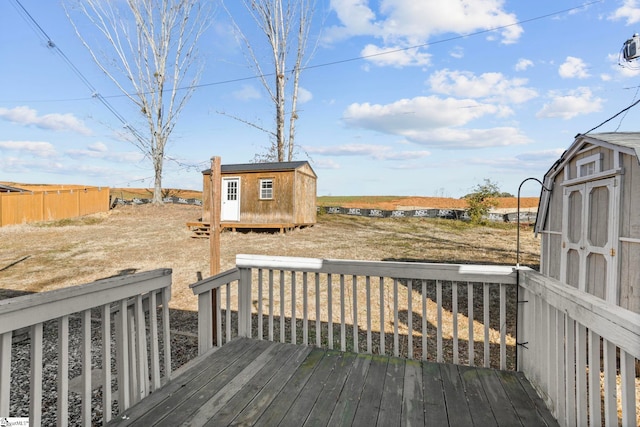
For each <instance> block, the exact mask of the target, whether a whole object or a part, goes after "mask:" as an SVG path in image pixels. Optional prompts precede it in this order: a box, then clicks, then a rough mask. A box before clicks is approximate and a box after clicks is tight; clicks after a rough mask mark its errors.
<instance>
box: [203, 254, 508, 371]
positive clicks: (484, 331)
mask: <svg viewBox="0 0 640 427" xmlns="http://www.w3.org/2000/svg"><path fill="white" fill-rule="evenodd" d="M515 284H516V274H515V271H514V268H513V267H504V266H488V265H449V264H424V263H412V262H371V261H343V260H322V259H309V258H291V257H268V256H257V255H238V256H237V258H236V268H235V269H233V270H230V271H227V272H225V273H222V274H219V275H217V276H214V277H210V278H207V279H204V280H202V281H199V282H198V283H195V284H193V285H191V287H192V289H193V292H194V293H195V294H196V295H198V297H199V299H198V301H199V302H198V312H199V321H198V326H199V327H198V330H199V334H198V335H199V352H200V353H203V352H205V351H207V350H208V349H209V348H211V347H212V346H214V345H216V346H219V345H222V344H223V343H224V342H227V341H229V340H230V339H232V338H233V337H235V336H245V337H251V336H254V337H256V338H258V339H267V340H271V341H273V340H279V341H281V342H285V341H287V342H291V343H294V344H297V343H302V344H305V345H306V344H315V345H317V346H324V347H328V348H330V349H333V348H339V349H340V350H342V351H344V350H349V351H355V352H368V353H377V354H391V355H394V356H403V357H408V358H420V359H423V360H432V361H437V362H449V363H460V364H469V365H483V366H487V367H489V366H491V367H495V368H502V369H505V368H506V367H507V366H508V364H510V365H511V366H512V367H515V357H514V353H515V336H514V335H515V320H516V319H515V315H513V316H512V317H511V318H510V319H509V318H508V316H507V314H508V312H509V311H511V312H513V313H515V308H514V306H515V303H516V302H515ZM425 296H427V297H428V298H425ZM214 301H215V302H216V305H213V302H214ZM469 301H471V304H469ZM508 306H509V307H510V309H511V310H508ZM227 308H228V309H227ZM223 313H224V314H223ZM235 316H237V318H236V317H235ZM213 337H216V340H215V342H214V339H213ZM508 353H509V354H508Z"/></svg>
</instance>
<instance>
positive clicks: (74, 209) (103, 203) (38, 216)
mask: <svg viewBox="0 0 640 427" xmlns="http://www.w3.org/2000/svg"><path fill="white" fill-rule="evenodd" d="M108 210H109V188H108V187H77V188H70V189H60V190H56V189H53V190H47V191H25V192H22V193H0V227H3V226H5V225H12V224H25V223H31V222H38V221H55V220H59V219H65V218H75V217H79V216H83V215H89V214H93V213H98V212H107V211H108Z"/></svg>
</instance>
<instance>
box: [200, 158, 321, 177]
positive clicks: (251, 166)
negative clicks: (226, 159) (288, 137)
mask: <svg viewBox="0 0 640 427" xmlns="http://www.w3.org/2000/svg"><path fill="white" fill-rule="evenodd" d="M305 165H307V166H309V168H311V165H310V164H309V162H308V161H306V160H302V161H296V162H274V163H238V164H229V165H221V166H220V169H221V171H222V172H224V173H230V172H269V171H290V170H295V169H298V168H300V167H302V166H305ZM311 170H313V168H311ZM202 173H203V174H210V173H211V169H210V168H209V169H206V170H203V171H202Z"/></svg>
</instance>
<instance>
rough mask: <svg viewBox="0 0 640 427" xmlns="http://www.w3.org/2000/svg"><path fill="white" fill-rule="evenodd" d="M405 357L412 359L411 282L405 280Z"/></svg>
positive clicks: (410, 280)
mask: <svg viewBox="0 0 640 427" xmlns="http://www.w3.org/2000/svg"><path fill="white" fill-rule="evenodd" d="M407 325H408V329H407V357H408V358H409V359H413V280H412V279H407Z"/></svg>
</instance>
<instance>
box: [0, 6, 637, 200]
mask: <svg viewBox="0 0 640 427" xmlns="http://www.w3.org/2000/svg"><path fill="white" fill-rule="evenodd" d="M20 3H21V4H22V5H23V6H24V8H25V9H26V10H27V11H28V12H29V13H30V14H31V16H32V17H33V19H34V20H35V21H36V22H37V25H39V26H40V28H42V30H44V32H45V33H46V34H47V35H48V36H49V38H50V39H51V40H52V41H53V42H54V43H55V44H56V46H57V47H58V48H59V49H60V50H61V51H62V52H63V53H64V54H65V55H66V57H67V58H68V59H69V61H70V62H71V63H73V65H74V66H75V67H77V69H78V70H79V71H80V72H81V73H82V75H83V76H85V77H86V78H87V80H88V81H90V83H91V85H93V86H94V87H95V88H96V90H97V92H98V93H100V95H102V96H105V97H108V98H107V99H108V100H109V102H110V103H111V104H112V105H113V106H114V108H116V109H117V111H118V112H119V113H120V114H121V115H122V116H124V117H127V119H128V120H131V121H132V123H135V121H136V120H139V118H138V117H137V112H136V111H135V110H134V109H133V108H132V107H131V105H130V104H129V103H128V102H127V101H126V100H125V99H124V98H123V97H121V96H118V95H120V93H119V92H118V89H117V88H116V87H115V86H114V85H113V84H112V83H111V82H109V81H108V80H107V79H106V78H105V77H104V76H103V75H102V74H101V72H100V71H99V70H98V68H97V66H96V65H95V64H94V63H93V62H92V61H91V59H90V57H89V54H88V52H87V51H86V49H85V48H84V47H83V46H82V45H81V44H80V42H79V40H78V38H77V37H76V35H75V34H74V32H73V28H72V27H71V25H70V23H69V21H68V19H67V17H66V16H65V13H64V9H63V8H62V6H61V4H60V3H59V2H58V1H45V2H43V1H41V0H20ZM238 4H239V2H233V3H231V5H232V6H230V7H232V9H231V12H232V13H234V15H235V16H236V19H237V20H238V21H239V23H240V24H241V25H246V24H247V22H248V21H246V17H244V16H243V14H242V13H241V12H242V9H240V8H239V7H238ZM234 8H235V9H234ZM562 11H564V12H562ZM315 17H316V21H315V26H314V29H313V31H312V33H313V35H312V36H313V37H314V40H315V38H317V42H315V41H314V42H313V43H314V44H315V45H316V48H315V52H314V54H313V56H312V57H311V59H310V60H309V65H310V66H311V67H312V68H310V69H308V70H306V71H305V72H304V73H303V76H302V81H301V87H302V89H303V91H302V92H303V97H302V98H303V99H301V101H302V102H301V104H300V106H299V107H300V112H299V117H300V119H299V120H298V125H297V129H298V132H297V138H296V139H297V141H298V144H299V145H300V151H299V154H298V156H297V158H296V160H309V161H310V163H311V165H312V167H313V168H314V170H315V171H316V173H317V175H318V195H417V196H445V197H461V196H462V195H464V194H466V193H468V192H469V191H470V190H471V189H472V188H473V187H474V186H475V185H476V184H478V183H481V182H482V181H483V180H484V179H485V178H488V179H491V180H492V181H493V182H496V183H498V184H499V186H500V188H501V189H502V190H503V191H508V192H511V193H514V194H515V193H516V192H517V189H518V185H519V183H520V182H521V181H522V180H523V179H525V178H527V177H537V178H539V179H541V178H542V176H543V175H544V173H545V172H546V171H547V170H548V169H549V167H550V166H551V165H552V164H553V162H554V161H555V160H556V159H557V158H558V157H559V156H560V154H561V153H562V151H563V150H564V149H565V148H567V147H568V146H569V145H570V144H571V143H572V142H573V139H574V136H575V135H576V134H578V133H583V132H586V131H588V130H589V129H591V128H593V127H594V126H597V125H598V124H600V123H602V122H603V121H605V120H606V119H608V118H610V117H611V116H613V115H614V114H616V113H617V112H619V111H620V110H622V109H624V108H625V107H627V106H629V105H630V104H632V103H633V102H634V101H635V100H637V99H638V96H639V95H640V94H639V92H638V85H640V78H639V71H637V69H640V65H639V64H637V63H636V62H632V63H626V64H624V65H625V66H624V67H623V66H620V65H619V54H620V49H621V47H622V45H623V43H624V42H625V40H627V39H628V38H630V37H631V36H632V35H633V34H634V33H635V32H640V1H636V0H604V1H597V2H579V1H564V0H563V1H549V0H540V1H521V0H519V1H500V0H455V1H454V0H448V1H446V2H445V1H441V0H421V1H416V0H382V1H380V0H376V1H366V0H318V8H317V12H316V15H315ZM0 28H1V29H0V34H1V39H0V45H1V49H0V54H1V55H2V60H1V61H0V63H1V64H2V66H0V82H1V83H0V88H1V90H0V181H14V182H26V183H52V184H85V185H101V186H110V187H127V186H129V187H145V186H151V185H152V176H153V172H152V168H151V164H150V162H149V161H148V160H147V159H145V158H144V156H143V155H142V153H140V152H139V151H138V150H137V149H136V148H135V147H134V146H133V145H131V144H130V143H128V142H126V141H124V140H123V139H122V138H120V137H118V136H117V131H118V130H119V127H121V126H120V122H118V120H117V119H116V118H115V117H114V116H113V115H112V114H111V113H110V112H109V111H108V110H107V109H106V108H105V107H104V105H103V104H101V103H100V102H98V101H97V100H96V99H95V98H92V96H91V95H92V94H91V91H90V90H89V89H88V88H87V86H86V85H85V84H83V83H82V81H81V80H80V78H79V77H78V76H77V75H76V74H74V72H73V71H72V70H71V68H70V67H69V66H68V65H67V64H66V63H65V62H64V60H63V59H62V58H61V56H60V55H58V54H57V53H56V51H55V50H53V49H50V48H48V47H47V41H46V39H44V38H43V37H42V36H40V35H39V33H38V31H35V30H34V28H33V24H32V23H29V22H28V20H26V19H25V17H24V14H20V13H18V10H17V8H16V3H15V2H14V0H8V1H3V2H1V3H0ZM245 28H248V27H245ZM496 28H498V29H496ZM493 29H496V30H493ZM491 30H493V31H491ZM253 35H255V36H257V33H256V34H253ZM250 36H252V35H251V34H250ZM412 46H421V47H420V48H417V49H406V48H408V47H412ZM386 51H393V52H392V53H388V54H381V53H384V52H386ZM200 52H201V59H202V61H203V62H202V64H203V67H204V68H203V73H202V76H201V79H200V84H201V85H202V86H201V87H199V88H198V89H196V91H195V92H194V93H193V96H192V98H191V100H190V102H189V104H188V106H187V107H186V108H185V110H184V111H183V112H182V114H181V116H180V119H179V121H178V125H177V126H176V128H175V130H174V133H173V138H172V140H171V142H170V143H169V145H168V148H167V153H166V154H167V156H169V157H171V158H172V159H175V161H168V162H166V164H165V172H164V174H163V186H164V187H168V188H189V189H196V190H200V189H201V188H202V176H201V173H200V171H201V170H203V169H206V168H207V167H208V165H209V163H208V162H209V159H210V158H211V156H214V155H217V156H220V157H221V158H222V163H223V164H229V163H246V162H250V161H251V160H252V159H253V157H254V154H255V153H257V152H261V151H263V149H264V147H266V146H267V145H268V144H269V140H268V137H267V135H266V134H265V133H263V132H261V131H259V130H256V129H255V128H252V127H250V126H247V125H245V124H243V123H241V122H239V121H236V120H233V119H231V118H229V117H228V116H226V115H223V114H220V113H221V112H224V113H226V114H229V115H235V116H240V117H242V118H244V119H246V120H249V121H253V122H256V123H259V124H261V125H263V126H265V127H269V126H271V123H272V122H273V111H272V110H273V109H272V107H271V104H270V102H269V101H268V99H267V96H266V93H265V92H264V90H263V88H262V86H261V85H260V82H259V81H258V80H257V79H252V78H250V77H252V75H253V73H252V71H251V69H250V68H249V67H248V65H247V61H246V60H245V57H244V55H243V53H242V49H241V46H240V45H239V44H238V42H237V41H236V39H235V37H233V32H232V31H231V24H230V21H229V18H228V17H227V15H226V14H225V12H224V11H222V9H220V8H218V11H217V13H216V14H215V16H214V17H213V20H212V22H211V26H210V27H209V29H208V31H207V33H206V34H205V35H204V37H203V38H202V40H201V45H200ZM358 58H360V59H358ZM112 96H113V97H112ZM639 110H640V107H638V108H636V109H632V110H630V111H629V112H628V113H627V114H625V115H621V116H619V117H617V118H616V119H614V120H611V121H610V122H609V123H607V124H605V125H604V126H602V127H601V128H599V129H598V130H597V131H596V132H612V131H616V130H617V131H638V130H640V129H638V126H637V125H636V124H635V123H637V122H638V120H639ZM538 194H539V188H537V187H536V185H534V184H533V183H529V184H527V185H526V186H525V187H524V188H523V195H538Z"/></svg>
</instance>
